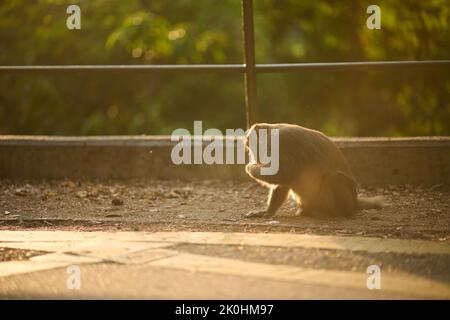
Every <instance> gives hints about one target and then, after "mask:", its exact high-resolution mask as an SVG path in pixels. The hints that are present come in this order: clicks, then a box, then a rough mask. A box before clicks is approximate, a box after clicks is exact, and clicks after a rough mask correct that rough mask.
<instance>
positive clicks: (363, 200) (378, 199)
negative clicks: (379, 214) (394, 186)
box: [357, 196, 386, 209]
mask: <svg viewBox="0 0 450 320" xmlns="http://www.w3.org/2000/svg"><path fill="white" fill-rule="evenodd" d="M357 203H358V204H357V205H358V209H381V208H384V207H386V199H385V198H384V197H383V196H375V197H362V196H358V202H357Z"/></svg>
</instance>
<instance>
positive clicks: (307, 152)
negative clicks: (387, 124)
mask: <svg viewBox="0 0 450 320" xmlns="http://www.w3.org/2000/svg"><path fill="white" fill-rule="evenodd" d="M261 129H266V130H267V137H270V131H271V130H272V129H278V148H279V159H278V161H279V167H278V172H276V173H275V174H272V175H267V174H265V175H264V174H262V171H261V169H262V168H264V167H265V166H267V165H264V164H262V163H261V162H260V161H258V159H257V150H254V148H255V145H253V146H252V143H250V137H252V135H253V136H254V137H256V139H257V140H258V141H259V140H260V136H259V134H260V130H261ZM244 143H245V148H246V150H247V151H248V153H249V158H250V162H249V163H248V164H247V165H246V166H245V171H246V173H247V174H248V175H249V176H250V177H251V178H253V179H254V180H256V181H257V182H259V183H260V184H262V185H263V186H266V187H268V188H269V189H270V191H269V197H268V203H267V207H266V208H265V209H263V210H255V211H251V212H249V213H247V214H246V215H245V217H246V218H255V217H272V216H274V215H275V213H276V212H277V210H278V209H279V208H280V207H281V205H282V204H283V203H284V201H285V200H286V198H287V197H288V195H290V196H291V197H292V198H293V199H294V200H295V202H296V203H297V206H298V210H297V212H296V215H302V216H310V217H316V218H326V217H351V216H354V215H355V214H356V212H357V210H359V209H378V208H382V207H383V206H384V200H383V198H382V197H361V196H358V195H357V191H356V188H357V184H356V180H355V178H354V175H353V173H352V170H351V169H350V165H349V164H348V162H347V160H346V158H345V157H344V155H343V154H342V152H341V151H340V150H339V148H338V147H337V146H336V144H335V143H334V142H333V141H331V140H330V139H329V138H328V137H327V136H326V135H325V134H323V133H322V132H320V131H317V130H313V129H309V128H305V127H302V126H298V125H293V124H286V123H279V124H269V123H257V124H254V125H253V126H252V127H251V128H250V129H249V130H248V131H247V134H246V135H245V139H244ZM271 143H272V141H271V139H269V138H267V144H268V146H270V144H271ZM268 150H270V148H268ZM271 156H272V157H273V155H271Z"/></svg>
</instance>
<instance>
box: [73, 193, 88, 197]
mask: <svg viewBox="0 0 450 320" xmlns="http://www.w3.org/2000/svg"><path fill="white" fill-rule="evenodd" d="M75 195H76V196H77V197H78V198H86V197H87V195H88V193H87V192H86V191H77V192H76V193H75Z"/></svg>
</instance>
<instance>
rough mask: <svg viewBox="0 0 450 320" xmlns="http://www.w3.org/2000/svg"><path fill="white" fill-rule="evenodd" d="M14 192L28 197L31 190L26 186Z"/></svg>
mask: <svg viewBox="0 0 450 320" xmlns="http://www.w3.org/2000/svg"><path fill="white" fill-rule="evenodd" d="M14 194H15V195H16V196H19V197H26V196H27V195H28V194H29V192H28V190H26V189H24V188H18V189H16V190H15V191H14Z"/></svg>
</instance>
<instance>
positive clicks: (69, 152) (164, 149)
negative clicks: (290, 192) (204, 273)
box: [0, 136, 450, 185]
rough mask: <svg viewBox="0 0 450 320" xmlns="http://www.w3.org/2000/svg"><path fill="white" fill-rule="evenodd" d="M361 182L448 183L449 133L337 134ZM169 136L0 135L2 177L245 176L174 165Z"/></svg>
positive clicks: (233, 170) (219, 168) (227, 169)
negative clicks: (412, 135)
mask: <svg viewBox="0 0 450 320" xmlns="http://www.w3.org/2000/svg"><path fill="white" fill-rule="evenodd" d="M334 140H335V141H336V143H337V144H338V146H339V147H340V148H341V149H342V151H343V152H344V154H345V155H346V157H347V159H348V160H349V162H350V164H351V166H352V168H353V171H354V173H355V176H356V177H357V179H358V181H359V182H360V183H364V184H378V185H384V184H406V183H409V184H425V185H434V184H439V183H445V184H450V137H424V138H336V139H334ZM175 144H176V143H175V142H171V141H170V137H167V136H119V137H41V136H0V178H64V177H69V178H79V177H87V178H117V179H128V178H163V179H247V178H246V176H245V174H244V170H243V165H178V166H177V165H174V164H173V163H172V161H171V158H170V154H171V150H172V147H173V146H174V145H175Z"/></svg>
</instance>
